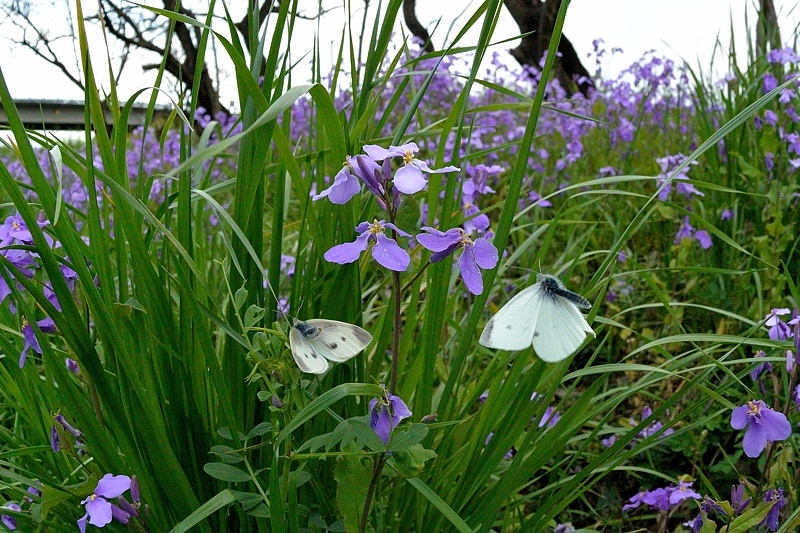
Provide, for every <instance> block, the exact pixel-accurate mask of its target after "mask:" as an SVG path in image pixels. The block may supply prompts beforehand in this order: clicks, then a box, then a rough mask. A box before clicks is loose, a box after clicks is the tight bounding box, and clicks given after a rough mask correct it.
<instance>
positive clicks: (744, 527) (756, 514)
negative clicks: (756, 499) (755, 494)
mask: <svg viewBox="0 0 800 533" xmlns="http://www.w3.org/2000/svg"><path fill="white" fill-rule="evenodd" d="M775 503H776V502H774V501H772V502H761V503H759V504H758V505H757V506H756V507H754V508H752V509H748V510H746V511H745V512H743V513H742V514H741V515H739V516H737V517H736V519H735V520H734V521H733V522H731V524H730V527H728V528H725V529H723V530H721V531H720V533H723V532H724V533H747V532H748V531H752V530H753V528H755V527H756V526H757V525H758V524H760V523H761V521H762V520H764V518H766V516H767V514H769V510H770V509H772V506H773V505H775Z"/></svg>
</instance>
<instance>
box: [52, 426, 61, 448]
mask: <svg viewBox="0 0 800 533" xmlns="http://www.w3.org/2000/svg"><path fill="white" fill-rule="evenodd" d="M50 447H51V448H53V451H54V452H56V453H58V452H60V451H61V443H60V442H59V440H58V430H57V429H56V426H55V424H54V425H52V426H50Z"/></svg>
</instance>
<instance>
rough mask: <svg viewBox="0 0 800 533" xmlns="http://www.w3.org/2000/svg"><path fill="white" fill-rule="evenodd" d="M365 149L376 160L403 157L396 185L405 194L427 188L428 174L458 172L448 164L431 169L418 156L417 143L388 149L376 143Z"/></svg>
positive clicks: (395, 177) (395, 178) (396, 176)
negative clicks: (425, 174)
mask: <svg viewBox="0 0 800 533" xmlns="http://www.w3.org/2000/svg"><path fill="white" fill-rule="evenodd" d="M364 151H365V152H366V153H367V155H369V156H370V157H371V158H372V159H374V160H375V161H383V160H384V159H387V158H389V157H402V158H403V166H402V167H400V168H399V169H397V171H396V172H395V173H394V186H395V187H396V188H397V190H398V191H400V192H402V193H404V194H414V193H415V192H419V191H421V190H422V189H424V188H425V185H427V183H428V182H427V180H426V179H425V176H424V175H423V172H425V173H427V174H440V173H444V172H457V171H459V170H461V169H460V168H458V167H454V166H447V167H444V168H440V169H438V170H433V169H431V168H430V167H429V166H428V164H427V163H426V162H425V161H422V160H420V159H417V158H416V153H417V152H419V146H417V143H413V142H411V143H406V144H401V145H400V146H390V147H389V148H388V149H386V148H383V147H381V146H378V145H375V144H368V145H366V146H364Z"/></svg>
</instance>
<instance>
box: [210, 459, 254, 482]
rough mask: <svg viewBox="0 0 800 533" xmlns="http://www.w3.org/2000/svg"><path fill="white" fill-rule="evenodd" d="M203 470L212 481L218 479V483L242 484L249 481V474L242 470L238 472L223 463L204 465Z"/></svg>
mask: <svg viewBox="0 0 800 533" xmlns="http://www.w3.org/2000/svg"><path fill="white" fill-rule="evenodd" d="M203 470H204V471H205V473H206V474H208V475H209V476H211V477H213V478H214V479H219V480H220V481H226V482H228V483H244V482H246V481H250V479H251V478H250V474H248V473H247V472H245V471H244V470H240V469H238V468H236V467H235V466H231V465H227V464H225V463H206V464H204V465H203Z"/></svg>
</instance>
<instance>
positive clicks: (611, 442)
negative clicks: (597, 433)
mask: <svg viewBox="0 0 800 533" xmlns="http://www.w3.org/2000/svg"><path fill="white" fill-rule="evenodd" d="M615 442H617V436H616V435H611V436H609V437H607V438H605V439H600V444H602V445H603V446H605V447H606V448H611V447H612V446H613V445H614V443H615Z"/></svg>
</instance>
